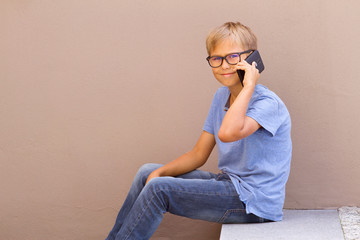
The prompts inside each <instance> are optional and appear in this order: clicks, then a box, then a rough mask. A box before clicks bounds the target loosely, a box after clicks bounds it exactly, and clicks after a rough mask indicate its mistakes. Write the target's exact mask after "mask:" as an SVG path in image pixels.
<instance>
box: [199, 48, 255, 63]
mask: <svg viewBox="0 0 360 240" xmlns="http://www.w3.org/2000/svg"><path fill="white" fill-rule="evenodd" d="M253 51H255V50H252V49H250V50H246V51H243V52H237V53H229V54H227V55H226V56H224V57H221V56H216V55H215V56H208V57H207V58H206V61H207V62H208V63H209V65H210V67H212V68H218V67H220V66H221V65H222V64H223V63H224V59H225V61H226V62H227V63H228V64H229V65H236V64H238V63H229V61H228V60H227V59H226V58H227V57H228V56H229V55H233V54H237V55H239V58H240V56H241V54H245V53H250V52H253ZM213 57H219V58H221V63H220V65H219V66H217V67H213V66H211V64H210V58H213ZM239 62H240V61H239Z"/></svg>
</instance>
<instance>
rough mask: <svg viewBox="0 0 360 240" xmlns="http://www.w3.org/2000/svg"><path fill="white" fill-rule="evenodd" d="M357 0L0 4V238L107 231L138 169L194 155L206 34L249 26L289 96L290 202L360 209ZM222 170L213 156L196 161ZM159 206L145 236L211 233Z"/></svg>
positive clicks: (203, 111) (206, 86) (95, 235)
mask: <svg viewBox="0 0 360 240" xmlns="http://www.w3.org/2000/svg"><path fill="white" fill-rule="evenodd" d="M359 9H360V2H359V1H355V0H349V1H336V0H334V1H325V0H320V1H310V0H306V1H295V0H291V1H280V0H270V1H262V2H259V1H250V0H246V1H235V0H234V1H213V0H206V1H205V0H198V1H165V0H153V1H145V0H142V1H134V0H120V1H119V0H109V1H99V0H86V1H85V0H79V1H70V0H62V1H41V0H31V1H21V0H11V1H10V0H2V1H0V55H1V57H0V213H1V214H0V239H12V240H18V239H19V240H20V239H37V240H42V239H52V240H57V239H71V240H72V239H74V240H80V239H94V240H95V239H104V238H105V236H106V235H107V233H108V231H109V230H110V228H111V226H112V224H113V222H114V220H115V217H116V214H117V211H118V209H119V208H120V206H121V204H122V202H123V200H124V198H125V196H126V194H127V191H128V189H129V187H130V184H131V182H132V179H133V176H134V174H135V173H136V171H137V169H138V168H139V167H140V166H141V165H142V164H144V163H147V162H157V163H166V162H169V161H170V160H172V159H173V158H176V157H177V156H179V155H180V154H182V153H184V152H186V151H188V150H190V149H191V148H192V146H193V145H194V143H195V142H196V140H197V138H198V137H199V136H200V134H201V129H202V124H203V122H204V120H205V117H206V115H207V112H208V109H209V106H210V103H211V100H212V96H213V94H214V93H215V91H216V89H217V88H218V87H220V85H219V84H218V83H217V81H216V80H215V79H214V78H213V76H212V73H211V70H210V69H209V66H208V65H207V63H206V61H205V57H206V56H207V54H206V50H205V38H206V35H207V33H208V32H209V31H210V29H211V28H213V27H215V26H218V25H220V24H222V23H223V22H225V21H241V22H243V23H244V24H246V25H249V26H250V27H251V28H252V29H253V30H254V32H255V33H256V34H257V36H258V39H259V50H260V52H261V54H262V57H263V60H264V63H265V65H266V70H265V71H264V72H263V74H262V76H261V78H260V80H259V81H260V83H262V84H264V85H266V86H268V87H269V88H270V89H272V90H274V91H275V92H276V93H277V94H278V95H279V96H280V97H281V98H282V99H283V100H284V102H285V103H286V105H287V106H288V109H289V111H290V113H291V116H292V121H293V131H292V137H293V144H294V151H293V159H292V169H291V174H290V178H289V182H288V185H287V195H286V202H285V207H286V208H305V209H307V208H309V209H314V208H316V209H318V208H336V207H339V206H343V205H357V206H359V205H360V188H359V182H360V177H359V176H360V164H359V159H360V158H359V157H360V154H359V153H360V148H359V146H358V145H359V142H360V131H359V127H358V123H359V120H360V110H359V109H360V108H359V102H360V95H359V89H360V68H359V66H358V63H359V61H358V56H360V48H359V46H358V45H359V42H360V28H359V26H358V25H359V24H358V23H359V22H360V15H359V14H358V10H359ZM203 169H205V170H210V171H214V172H216V171H218V170H217V162H216V151H215V152H214V153H213V154H212V156H211V157H210V159H209V161H208V163H207V164H206V165H205V166H204V167H203ZM219 231H220V225H218V224H213V223H206V222H201V221H194V220H189V219H184V218H181V217H176V216H171V215H166V217H165V220H164V221H163V222H162V224H161V226H160V227H159V229H158V231H157V232H156V234H155V236H154V237H153V239H162V240H164V239H197V240H198V239H207V240H208V239H218V237H219Z"/></svg>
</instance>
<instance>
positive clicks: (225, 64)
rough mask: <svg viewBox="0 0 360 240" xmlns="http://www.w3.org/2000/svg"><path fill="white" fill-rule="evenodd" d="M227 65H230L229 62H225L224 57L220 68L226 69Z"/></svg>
mask: <svg viewBox="0 0 360 240" xmlns="http://www.w3.org/2000/svg"><path fill="white" fill-rule="evenodd" d="M229 67H230V65H229V64H228V63H227V61H225V59H224V61H223V63H222V65H221V68H222V69H228V68H229Z"/></svg>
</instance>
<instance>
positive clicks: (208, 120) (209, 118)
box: [203, 92, 218, 135]
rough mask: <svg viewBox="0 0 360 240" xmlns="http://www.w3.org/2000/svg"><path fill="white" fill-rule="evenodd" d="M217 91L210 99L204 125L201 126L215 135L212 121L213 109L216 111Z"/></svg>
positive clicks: (213, 119) (213, 117) (213, 118)
mask: <svg viewBox="0 0 360 240" xmlns="http://www.w3.org/2000/svg"><path fill="white" fill-rule="evenodd" d="M217 95H218V94H217V92H216V93H215V95H214V98H213V100H212V103H211V106H210V109H209V113H208V116H207V118H206V120H205V123H204V126H203V130H204V131H206V132H208V133H211V134H213V135H215V130H214V121H215V111H216V98H217Z"/></svg>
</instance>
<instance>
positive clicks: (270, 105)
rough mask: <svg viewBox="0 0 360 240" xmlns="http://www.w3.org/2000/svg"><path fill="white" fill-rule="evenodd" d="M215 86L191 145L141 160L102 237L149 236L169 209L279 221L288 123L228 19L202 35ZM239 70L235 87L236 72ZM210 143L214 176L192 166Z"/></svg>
mask: <svg viewBox="0 0 360 240" xmlns="http://www.w3.org/2000/svg"><path fill="white" fill-rule="evenodd" d="M206 47H207V51H208V54H209V57H208V58H207V61H208V63H209V65H210V67H211V68H212V71H213V74H214V76H215V78H216V79H217V80H218V81H219V82H220V83H221V84H222V85H224V87H221V88H219V89H218V90H217V92H216V94H215V96H214V99H213V102H212V104H211V107H210V110H209V114H208V117H207V119H206V121H205V124H204V127H203V132H202V134H201V136H200V138H199V140H198V142H197V143H196V145H195V146H194V148H193V149H192V150H191V151H190V152H188V153H185V154H184V155H182V156H180V157H179V158H177V159H175V160H173V161H172V162H170V163H168V164H166V165H164V166H162V165H158V164H145V165H144V166H142V167H141V168H140V169H139V171H138V173H137V174H136V176H135V179H134V181H133V184H132V186H131V189H130V192H129V193H128V196H127V198H126V200H125V202H124V204H123V206H122V208H121V210H120V212H119V214H118V217H117V219H116V222H115V226H114V228H113V229H112V231H111V232H110V234H109V236H108V238H107V239H117V240H119V239H149V238H150V237H151V236H152V234H153V233H154V232H155V230H156V228H157V227H158V225H159V224H160V222H161V220H162V218H163V214H164V213H165V212H170V213H173V214H176V215H180V216H185V217H189V218H193V219H202V220H206V221H212V222H219V223H245V222H265V221H280V220H281V219H282V207H283V204H284V199H285V184H286V181H287V179H288V176H289V171H290V160H291V150H292V144H291V137H290V130H291V121H290V116H289V113H288V111H287V109H286V106H285V105H284V103H283V102H282V101H281V100H280V98H279V97H278V96H277V95H275V94H274V93H273V92H271V91H270V90H268V89H267V88H266V87H264V86H262V85H260V84H257V81H258V79H259V77H260V74H259V71H258V70H257V69H256V64H255V63H247V62H246V61H245V58H246V57H247V56H248V55H249V54H250V53H251V51H248V50H255V49H257V39H256V37H255V35H254V34H253V33H252V31H251V30H250V29H249V28H248V27H246V26H244V25H242V24H241V23H238V22H237V23H233V22H228V23H225V24H223V25H222V26H220V27H218V28H215V29H214V30H213V31H212V32H211V33H210V34H209V35H208V37H207V40H206ZM239 69H240V70H244V71H245V75H244V81H243V85H242V84H241V82H240V79H239V77H238V75H237V70H239ZM216 144H217V147H218V152H219V156H218V161H219V164H218V165H219V169H220V173H218V174H214V173H210V172H205V171H200V170H196V169H197V168H199V167H201V166H202V165H204V164H205V162H206V161H207V159H208V157H209V155H210V153H211V151H212V150H213V148H214V146H215V145H216Z"/></svg>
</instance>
